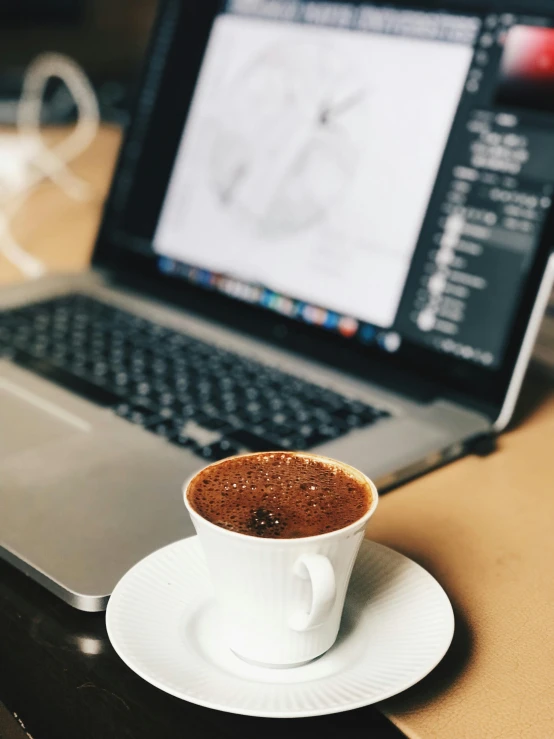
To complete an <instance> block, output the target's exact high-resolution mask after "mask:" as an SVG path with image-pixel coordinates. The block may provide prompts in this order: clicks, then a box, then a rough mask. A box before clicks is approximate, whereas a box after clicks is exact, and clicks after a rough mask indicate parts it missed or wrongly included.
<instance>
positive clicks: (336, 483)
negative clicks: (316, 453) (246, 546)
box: [187, 452, 371, 539]
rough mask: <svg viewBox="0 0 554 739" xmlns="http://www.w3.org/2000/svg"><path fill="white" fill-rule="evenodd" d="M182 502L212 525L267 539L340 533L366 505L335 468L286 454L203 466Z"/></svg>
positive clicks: (363, 488)
mask: <svg viewBox="0 0 554 739" xmlns="http://www.w3.org/2000/svg"><path fill="white" fill-rule="evenodd" d="M187 497H188V500H189V503H190V504H191V506H192V508H193V509H194V510H195V511H196V512H197V513H199V514H200V515H201V516H202V517H203V518H205V519H206V520H208V521H210V522H211V523H213V524H215V525H216V526H221V527H222V528H225V529H228V530H229V531H235V532H237V533H240V534H246V535H248V536H257V537H262V538H272V539H295V538H299V537H304V536H317V535H319V534H326V533H328V532H330V531H336V530H338V529H342V528H344V527H346V526H349V525H350V524H352V523H354V522H355V521H357V520H358V519H360V518H361V517H362V516H363V515H364V514H365V513H366V512H367V510H368V509H369V507H370V505H371V494H370V491H369V490H368V487H367V485H366V484H364V483H362V482H361V481H360V480H359V479H357V478H355V477H354V476H353V475H350V474H348V473H347V472H346V470H344V469H343V468H341V467H340V466H335V465H333V464H332V463H329V462H325V461H322V460H319V459H317V458H314V457H303V456H301V455H297V454H294V453H286V452H285V453H280V452H276V453H273V454H258V455H253V456H245V457H236V458H230V459H228V460H225V461H224V462H221V463H219V464H217V465H214V466H212V467H208V468H206V469H205V470H203V471H202V472H200V473H199V474H198V475H197V476H196V477H195V478H194V479H193V481H192V482H191V484H190V486H189V490H188V493H187Z"/></svg>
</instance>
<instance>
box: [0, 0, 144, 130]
mask: <svg viewBox="0 0 554 739" xmlns="http://www.w3.org/2000/svg"><path fill="white" fill-rule="evenodd" d="M156 6H157V2H156V0H0V49H1V50H2V51H1V54H0V125H2V124H4V125H10V124H13V123H14V122H15V118H16V107H17V100H18V98H19V95H20V93H21V88H22V81H23V75H24V72H25V69H26V67H27V66H28V65H29V64H30V62H31V61H32V60H33V59H34V58H35V57H36V56H37V54H40V53H43V52H46V51H54V52H57V53H60V54H64V55H67V56H68V57H70V58H71V59H73V60H74V61H75V62H76V63H77V64H79V65H80V66H81V67H82V68H83V70H84V71H85V73H86V74H87V75H88V77H89V78H90V79H91V81H92V83H93V85H94V88H95V91H96V95H97V97H98V102H99V106H100V114H101V117H102V119H103V120H104V121H109V122H115V123H120V124H125V123H126V122H127V120H128V108H129V99H130V96H131V95H132V87H133V84H134V81H135V79H136V75H137V71H138V69H139V66H140V62H141V60H142V57H143V54H144V51H145V48H146V45H147V42H148V36H149V32H150V28H151V25H152V21H153V19H154V15H155V12H156ZM74 117H75V106H74V104H73V101H72V100H71V96H70V95H69V93H68V91H67V89H66V88H65V87H64V86H63V85H61V84H57V83H56V82H52V83H51V84H50V85H49V86H48V89H47V91H46V94H45V106H44V109H43V116H42V121H43V123H45V124H53V123H65V122H69V121H71V120H73V119H74Z"/></svg>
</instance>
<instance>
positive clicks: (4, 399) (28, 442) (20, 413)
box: [0, 377, 90, 460]
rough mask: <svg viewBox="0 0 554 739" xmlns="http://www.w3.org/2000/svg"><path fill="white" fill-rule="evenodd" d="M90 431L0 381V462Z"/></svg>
mask: <svg viewBox="0 0 554 739" xmlns="http://www.w3.org/2000/svg"><path fill="white" fill-rule="evenodd" d="M89 430H90V426H89V424H88V423H87V422H86V421H83V420H82V419H81V418H79V417H78V416H75V415H74V414H73V413H69V412H67V411H66V410H64V409H63V408H61V407H60V406H58V405H56V404H55V403H52V402H50V401H48V400H46V399H44V398H41V397H40V396H39V395H36V394H35V393H33V392H31V391H29V390H27V389H26V388H24V387H22V386H21V385H18V384H17V383H15V382H12V381H10V380H7V379H5V378H3V377H0V460H2V459H6V458H8V457H11V456H13V455H14V454H19V453H21V452H24V451H26V450H28V449H32V448H34V447H38V446H42V445H44V444H46V443H48V442H51V441H54V440H61V439H63V438H67V437H70V436H74V435H75V434H79V433H83V432H86V431H89Z"/></svg>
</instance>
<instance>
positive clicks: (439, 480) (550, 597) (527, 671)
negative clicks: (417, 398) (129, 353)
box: [0, 129, 554, 739]
mask: <svg viewBox="0 0 554 739" xmlns="http://www.w3.org/2000/svg"><path fill="white" fill-rule="evenodd" d="M118 145H119V134H118V132H117V131H116V130H113V129H104V130H102V131H101V133H100V135H99V137H98V139H97V141H96V142H95V144H94V145H93V147H92V148H91V149H90V150H89V152H87V153H86V154H84V155H83V156H82V157H81V159H80V160H79V161H78V162H77V163H76V165H75V171H76V172H77V173H78V174H81V175H82V176H84V177H86V178H87V179H88V180H89V181H91V183H92V190H93V193H94V195H93V199H92V200H91V201H90V202H88V203H80V204H76V203H74V202H71V201H69V200H67V198H66V197H65V196H64V195H63V194H62V193H60V192H59V191H58V190H57V189H56V188H55V187H54V186H53V185H45V186H44V187H43V188H42V189H41V190H40V191H39V192H37V193H35V194H34V195H33V196H32V198H31V199H30V200H29V202H28V204H27V205H26V206H24V209H23V210H22V211H21V212H20V214H19V215H18V217H17V219H16V221H15V224H14V232H15V234H16V236H17V237H18V238H19V240H20V243H21V244H22V245H23V246H25V247H26V248H28V249H29V251H31V252H32V253H33V254H35V255H36V256H38V257H39V258H41V259H43V260H44V261H45V263H47V264H48V266H49V267H50V268H51V269H56V270H61V269H69V270H77V269H82V268H83V267H84V266H85V265H86V264H87V262H88V259H89V257H90V251H91V247H92V243H93V240H94V235H95V230H96V226H97V222H98V218H99V215H100V212H101V206H102V201H103V197H104V195H105V193H106V191H107V186H108V182H109V176H110V173H111V168H112V165H113V161H114V158H115V155H116V152H117V148H118ZM18 278H20V276H19V275H18V274H17V271H16V270H15V268H13V267H12V266H11V265H9V264H8V263H7V262H6V261H5V259H4V258H3V257H2V256H1V255H0V284H1V283H2V282H8V281H13V280H15V279H18ZM520 406H521V409H520V412H521V413H522V416H523V418H522V420H520V422H519V424H518V425H517V427H516V428H515V430H513V431H511V432H509V433H507V434H505V435H504V436H503V437H502V438H501V439H500V442H499V450H498V451H497V452H496V453H494V454H493V455H491V456H490V457H488V458H484V459H481V458H476V457H469V458H466V459H463V460H460V461H458V462H456V463H454V464H451V465H449V466H447V467H445V468H443V469H441V470H438V471H436V472H434V473H432V474H430V475H427V476H425V477H423V478H421V479H419V480H416V481H414V482H412V483H410V484H409V485H405V486H404V487H402V488H400V489H398V490H395V491H393V492H392V493H390V494H388V495H386V496H384V497H383V499H382V502H381V505H380V509H379V512H378V515H377V516H376V517H375V518H374V519H373V520H372V522H371V524H370V528H369V530H368V535H369V536H370V538H372V539H374V540H376V541H379V542H381V543H383V544H387V545H388V546H391V547H393V548H395V549H397V550H399V551H401V552H403V553H405V554H407V555H408V556H410V557H412V558H413V559H415V560H416V561H417V562H419V563H420V564H422V565H423V566H425V567H426V568H427V569H428V570H429V571H430V572H432V573H433V574H434V575H435V577H437V579H438V580H439V581H440V582H441V583H442V584H443V586H444V587H445V589H446V590H447V592H448V594H449V595H450V597H451V599H452V602H453V604H454V608H455V612H456V622H457V628H456V636H455V639H454V643H453V646H452V649H451V650H450V652H449V654H448V655H447V657H446V658H445V660H444V661H443V662H442V664H441V665H440V666H439V667H438V668H437V669H436V670H435V671H434V672H433V673H432V674H431V675H430V676H428V677H427V678H426V679H425V680H424V681H422V682H421V683H420V684H418V685H417V686H415V687H414V688H412V689H411V690H409V691H408V692H406V693H404V694H403V695H401V696H399V697H397V698H396V699H394V700H391V701H388V702H386V703H384V704H382V705H381V706H380V709H381V710H382V711H383V713H384V714H385V715H386V716H388V717H389V718H390V719H391V720H392V721H393V722H394V723H395V724H396V725H397V726H398V727H399V728H400V729H401V730H402V732H404V733H405V734H406V735H407V736H408V737H410V738H413V739H415V738H416V737H417V738H418V739H419V738H421V739H431V738H432V739H443V737H444V739H466V738H467V739H476V737H502V739H511V738H512V737H513V739H515V738H516V737H525V738H526V739H532V738H533V737H537V739H544V738H545V737H549V736H554V709H553V706H554V640H553V639H552V631H553V629H554V627H553V623H554V593H553V587H552V563H553V562H554V537H553V536H552V533H551V527H552V521H554V492H553V490H552V487H553V486H552V478H553V476H554V450H553V449H552V443H553V440H554V394H552V393H551V391H550V390H549V387H548V383H547V381H546V380H545V378H544V377H543V376H542V375H541V374H540V372H539V371H538V370H532V371H531V372H530V373H529V377H528V379H527V382H526V387H525V391H524V394H523V398H522V401H521V403H520ZM0 582H2V589H1V590H0V614H1V613H7V612H8V610H9V613H10V614H11V616H10V619H9V620H8V621H4V623H3V626H4V627H6V628H7V624H8V623H9V624H10V627H9V628H10V629H11V631H12V635H13V638H14V639H19V638H20V636H21V633H20V632H21V626H22V625H23V624H26V627H29V628H31V629H33V630H34V632H33V638H32V641H33V640H34V642H35V643H37V644H40V643H42V645H43V647H44V648H45V650H46V652H45V653H46V654H48V660H49V661H50V662H49V665H48V666H47V669H48V670H54V671H56V668H59V669H61V670H62V671H63V669H64V668H63V667H61V664H62V659H61V657H57V656H56V650H54V649H50V648H49V646H48V645H49V643H54V642H55V643H57V644H60V643H61V642H60V629H63V628H66V629H67V637H66V642H67V644H66V646H65V647H64V648H65V649H67V650H70V651H71V650H73V651H74V652H80V653H81V656H80V658H79V660H80V662H79V664H81V667H82V664H83V660H84V661H85V663H86V660H87V659H88V660H89V661H92V662H94V653H95V650H99V652H102V651H104V650H106V649H108V648H109V645H107V644H106V643H105V641H103V639H102V637H99V636H98V634H99V633H100V632H99V631H98V629H99V625H98V616H94V615H90V616H87V615H83V614H78V613H75V612H72V611H71V612H69V609H67V607H66V606H65V605H64V604H61V603H59V604H58V603H57V602H55V599H52V600H50V599H48V600H47V604H46V606H44V604H43V603H42V601H40V602H41V607H44V608H45V611H44V613H41V612H35V610H34V609H36V608H37V603H38V602H39V600H40V598H41V596H42V593H41V592H40V589H38V588H37V586H35V585H34V584H33V583H30V582H28V581H26V580H25V579H24V578H23V577H22V576H21V575H19V573H16V572H15V571H12V570H11V568H8V567H7V566H5V565H1V566H0ZM8 597H10V598H11V599H12V601H13V599H16V600H17V603H15V606H14V603H13V602H12V603H10V604H9V608H8V605H7V604H6V601H5V600H4V601H3V600H2V599H3V598H4V599H7V598H8ZM64 619H65V622H64ZM95 619H96V620H95ZM18 623H19V626H18ZM46 623H47V624H48V629H47V630H45V633H41V629H42V628H44V625H45V624H46ZM18 635H19V636H18ZM2 636H3V637H4V636H6V634H3V635H2ZM19 643H20V644H21V642H19ZM30 648H31V647H29V649H30ZM87 650H89V652H88V656H87ZM83 655H84V656H83ZM24 657H27V659H29V658H30V655H29V654H27V655H23V654H22V655H21V658H22V659H23V658H24ZM87 664H88V663H87ZM110 664H111V662H110ZM43 666H44V665H43ZM112 667H113V669H114V670H115V671H116V678H115V679H116V684H117V681H118V680H120V679H123V678H122V677H121V678H120V675H119V672H118V670H120V671H121V670H124V669H126V668H124V666H121V667H116V664H115V660H114V663H113V665H112ZM66 669H67V668H66ZM87 669H88V668H87ZM80 674H82V673H80ZM90 674H91V679H90V680H89V681H87V680H83V681H82V684H79V685H78V686H76V687H75V700H76V701H77V703H78V704H79V705H80V706H81V710H82V711H83V715H86V713H87V712H90V711H91V707H93V708H94V707H96V710H100V709H101V708H102V706H105V707H107V706H108V705H110V706H111V708H110V710H112V711H114V712H115V713H117V712H119V713H121V715H122V717H124V716H125V714H130V713H131V712H132V707H130V706H129V705H126V704H125V702H124V701H121V699H119V698H118V696H117V688H115V685H114V688H115V690H114V692H111V693H110V691H109V690H107V689H106V688H102V687H100V688H99V687H98V686H99V685H100V686H101V685H103V684H106V683H105V680H104V678H105V677H106V676H105V675H102V674H100V675H96V674H95V673H94V669H92V668H91V673H90ZM121 674H123V673H121ZM21 677H22V676H21V675H20V676H19V678H18V679H21ZM41 677H42V680H45V678H46V675H45V674H43V675H42V676H41ZM38 679H39V683H40V677H39V678H38ZM71 679H72V675H71V671H69V672H68V674H67V681H68V684H70V683H71ZM79 679H80V678H79ZM126 679H127V680H129V679H130V678H129V676H127V677H126ZM0 680H2V677H1V676H0ZM137 681H138V678H137ZM136 687H137V691H136V695H137V696H138V697H140V695H141V691H145V690H146V689H147V688H148V687H149V686H142V685H137V686H136ZM45 690H46V692H47V693H48V686H47V684H46V683H45ZM85 695H88V697H89V700H88V702H87V704H86V705H87V706H88V708H86V709H85V701H84V696H85ZM144 695H145V699H146V697H147V696H148V695H149V693H146V692H145V693H144ZM165 698H166V697H165V696H164V699H162V698H161V697H160V700H159V701H157V704H158V705H159V707H160V709H161V710H165V709H164V708H163V707H164V706H165V707H166V708H167V707H168V706H169V705H170V704H169V703H167V705H166V702H164V700H165ZM167 698H168V700H169V701H173V699H169V697H167ZM50 699H51V700H53V698H48V700H50ZM68 700H69V698H68ZM73 710H74V709H73ZM198 711H199V714H198V715H199V716H200V715H204V714H202V711H205V709H198ZM211 713H214V714H215V712H211ZM60 720H63V719H60ZM190 720H192V721H193V723H194V722H196V721H197V720H198V716H197V715H196V711H194V710H193V711H192V713H191V719H190ZM229 720H230V721H231V724H226V730H225V732H223V731H221V735H227V733H229V732H230V731H231V729H230V727H231V726H232V725H234V724H233V720H231V719H229ZM212 723H213V725H214V726H215V725H216V723H217V720H216V719H215V718H214V720H213V722H212ZM54 725H55V722H54V723H53V724H52V726H54ZM125 725H126V724H125V722H124V718H123V719H122V723H121V727H122V728H121V731H120V734H119V736H121V737H124V736H135V734H133V732H132V729H131V726H132V722H129V721H128V722H127V725H128V726H129V731H128V732H127V730H126V729H124V728H123V727H124V726H125ZM369 725H371V726H375V731H382V732H386V731H387V729H386V728H385V727H384V724H383V725H380V724H379V721H378V719H377V718H376V717H375V715H374V713H369V712H367V713H362V714H360V713H359V712H354V714H353V715H351V717H350V718H347V717H345V723H343V724H341V725H340V727H339V725H335V728H334V730H335V731H337V730H338V731H339V732H340V730H341V728H342V729H344V728H349V727H350V728H352V729H354V728H357V729H361V728H363V727H366V728H369ZM253 726H254V725H253V724H252V727H253ZM322 726H323V724H322ZM379 726H381V729H379V728H378V727H379ZM328 727H329V728H331V724H328ZM236 728H237V729H238V725H236ZM259 728H261V727H259ZM262 730H265V729H262ZM241 731H242V729H241ZM370 733H371V732H370ZM59 735H61V733H60V734H59ZM161 735H162V732H161V731H160V736H161ZM163 735H164V736H165V733H163ZM191 735H192V734H191ZM229 735H230V734H229ZM377 735H379V736H385V735H387V734H384V733H379V734H377V733H375V732H374V733H373V736H377Z"/></svg>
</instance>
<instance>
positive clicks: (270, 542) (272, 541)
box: [182, 450, 379, 546]
mask: <svg viewBox="0 0 554 739" xmlns="http://www.w3.org/2000/svg"><path fill="white" fill-rule="evenodd" d="M269 454H294V455H295V456H298V457H310V458H316V459H319V460H322V461H324V462H327V463H331V464H333V465H336V466H337V467H340V468H342V469H346V470H347V471H351V472H352V473H354V476H355V477H357V478H360V477H361V478H363V480H365V482H366V483H367V484H368V485H369V489H370V490H371V497H372V501H371V505H370V507H369V508H368V510H367V511H366V512H365V513H364V515H363V516H360V518H358V519H356V520H355V521H353V522H352V523H350V524H348V526H343V527H342V528H341V529H335V530H334V531H327V532H325V533H324V534H316V535H315V536H300V537H297V538H294V539H291V538H289V539H285V538H283V539H279V538H270V537H268V538H265V537H262V536H251V535H250V534H242V533H240V532H238V531H229V529H224V528H223V526H217V524H215V523H212V522H211V521H208V519H207V518H204V516H202V515H201V514H200V513H198V511H195V510H194V508H193V507H192V505H191V504H190V503H189V501H188V500H187V491H188V488H189V486H190V484H191V483H192V481H193V480H194V479H195V478H196V477H197V476H198V475H199V474H200V473H201V472H203V471H204V470H206V469H207V468H208V467H215V466H216V465H219V464H222V463H224V462H228V461H229V460H230V459H240V458H242V457H259V456H261V455H264V456H265V455H269ZM182 489H183V500H184V503H185V507H186V509H187V511H188V513H189V515H190V516H191V518H193V520H194V517H195V516H196V517H197V518H199V519H200V520H201V521H202V523H204V524H205V525H206V526H207V527H208V528H210V529H213V530H215V531H217V532H218V533H219V534H221V535H223V534H225V535H227V536H229V537H231V538H235V539H240V540H242V541H251V542H252V541H253V542H260V544H261V545H262V546H275V545H277V544H279V545H281V546H287V545H293V544H298V543H302V542H312V541H321V540H324V539H331V538H334V537H336V536H342V535H344V534H345V533H347V532H350V531H351V530H355V529H359V528H360V526H365V525H366V524H367V523H368V521H369V519H370V518H371V517H372V516H373V514H374V513H375V510H376V508H377V506H378V504H379V492H378V490H377V487H376V485H375V483H374V482H373V480H371V479H370V478H369V477H368V476H367V475H364V473H363V472H361V471H360V470H358V469H356V468H355V467H352V465H349V464H347V463H346V462H341V461H339V460H338V459H333V458H332V457H326V456H324V455H323V454H312V453H310V452H289V451H286V452H285V451H283V450H278V451H272V452H248V453H246V454H237V455H235V456H233V457H226V458H225V459H220V460H218V461H217V462H212V463H211V464H209V465H206V467H203V468H202V469H201V470H199V471H198V472H196V473H195V474H194V475H192V477H190V478H189V479H188V480H187V481H186V482H185V483H184V484H183V488H182Z"/></svg>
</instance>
